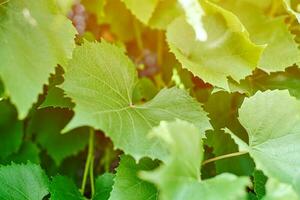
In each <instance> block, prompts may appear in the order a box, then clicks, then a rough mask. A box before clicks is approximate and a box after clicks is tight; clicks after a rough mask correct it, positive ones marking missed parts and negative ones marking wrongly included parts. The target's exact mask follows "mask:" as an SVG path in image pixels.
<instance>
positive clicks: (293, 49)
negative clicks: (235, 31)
mask: <svg viewBox="0 0 300 200" xmlns="http://www.w3.org/2000/svg"><path fill="white" fill-rule="evenodd" d="M226 2H227V4H225V5H223V6H224V7H225V8H227V9H229V10H230V11H232V12H233V13H234V14H236V15H237V16H238V17H239V19H240V20H241V22H242V23H243V24H244V25H245V27H246V29H247V30H248V31H249V35H250V39H251V40H252V41H253V42H255V43H256V44H260V45H266V48H265V50H264V52H263V53H262V56H261V58H260V61H259V64H258V67H259V68H261V69H263V70H265V71H267V72H274V71H284V69H285V68H287V67H290V66H292V65H293V64H295V63H298V62H299V61H300V50H299V49H298V44H297V43H296V41H295V40H294V37H295V36H294V35H292V34H291V33H290V31H289V30H288V25H287V24H286V23H285V17H284V16H280V17H274V18H272V17H270V16H266V14H265V11H264V10H263V9H262V8H261V7H260V6H258V5H254V4H253V3H250V2H247V1H242V2H239V3H237V1H234V0H228V1H226ZM278 2H279V1H278ZM278 2H274V4H276V3H277V4H279V5H281V3H280V2H279V3H278ZM270 6H271V5H270Z"/></svg>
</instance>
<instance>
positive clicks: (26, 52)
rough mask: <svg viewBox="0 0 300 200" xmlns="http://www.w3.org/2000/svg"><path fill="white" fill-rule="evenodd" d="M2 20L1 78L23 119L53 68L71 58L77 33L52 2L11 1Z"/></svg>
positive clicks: (2, 11)
mask: <svg viewBox="0 0 300 200" xmlns="http://www.w3.org/2000/svg"><path fill="white" fill-rule="evenodd" d="M0 16H1V27H0V46H1V50H0V60H1V65H0V76H1V79H2V80H3V82H4V85H5V87H6V90H7V93H8V94H9V95H10V97H11V100H12V102H13V103H14V104H16V106H17V108H18V111H19V115H20V117H21V118H23V117H25V115H26V114H27V112H28V110H29V108H30V107H31V106H32V104H33V102H35V101H36V100H37V97H38V94H39V93H41V92H42V88H43V84H46V83H47V78H48V77H49V75H50V73H51V72H54V67H55V66H56V65H57V64H62V65H65V64H66V61H67V59H68V58H70V57H71V53H72V50H73V48H74V35H75V29H74V28H73V27H72V24H71V22H70V21H68V20H67V18H66V17H64V16H62V15H60V14H58V9H57V8H56V7H55V4H54V3H53V1H52V0H45V1H36V0H10V1H8V2H7V3H5V4H3V5H1V6H0Z"/></svg>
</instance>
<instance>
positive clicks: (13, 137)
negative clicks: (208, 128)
mask: <svg viewBox="0 0 300 200" xmlns="http://www.w3.org/2000/svg"><path fill="white" fill-rule="evenodd" d="M17 115H18V114H17V110H16V108H15V107H14V106H13V105H12V104H11V103H10V102H9V101H8V100H2V101H0V138H1V139H0V158H5V157H7V156H9V155H10V154H12V153H15V152H17V151H18V149H19V147H20V145H21V143H22V137H23V123H22V122H21V121H19V120H18V116H17Z"/></svg>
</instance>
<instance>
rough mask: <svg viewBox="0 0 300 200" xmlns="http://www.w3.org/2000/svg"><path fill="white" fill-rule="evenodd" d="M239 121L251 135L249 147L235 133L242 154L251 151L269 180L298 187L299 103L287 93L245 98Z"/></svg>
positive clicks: (274, 92) (256, 162)
mask: <svg viewBox="0 0 300 200" xmlns="http://www.w3.org/2000/svg"><path fill="white" fill-rule="evenodd" d="M239 120H240V122H241V124H242V125H243V126H244V127H245V128H246V130H247V132H248V135H249V145H248V144H246V143H245V142H243V141H241V140H240V139H239V138H238V137H236V136H234V135H233V134H232V137H233V139H234V140H235V141H236V143H237V144H238V145H239V148H240V151H247V152H249V153H250V155H251V156H252V157H253V159H254V161H255V164H256V167H257V168H258V169H260V170H262V171H263V172H264V173H265V174H266V175H267V176H268V177H271V178H275V179H277V180H279V181H281V182H284V183H288V184H291V185H293V186H294V187H298V186H297V184H299V183H295V182H294V177H295V174H297V173H299V165H300V157H299V156H300V147H299V142H300V123H299V122H300V102H299V101H298V100H296V99H295V98H294V97H291V96H290V95H289V93H288V92H287V91H278V90H275V91H272V92H270V91H267V92H264V93H262V92H257V94H256V95H254V96H253V97H250V98H248V99H245V101H244V103H243V105H242V107H241V108H240V110H239Z"/></svg>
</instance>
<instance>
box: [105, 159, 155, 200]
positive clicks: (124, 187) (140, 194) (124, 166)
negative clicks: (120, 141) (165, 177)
mask: <svg viewBox="0 0 300 200" xmlns="http://www.w3.org/2000/svg"><path fill="white" fill-rule="evenodd" d="M155 167H157V162H153V161H152V160H150V159H148V158H144V159H142V160H140V161H139V163H136V162H135V160H134V159H133V158H132V157H130V156H122V157H121V160H120V165H119V167H118V168H117V173H116V177H115V178H114V185H113V188H112V191H111V194H110V198H109V199H110V200H114V199H116V200H117V199H126V198H127V197H131V199H133V200H140V199H149V200H155V199H157V196H158V191H157V189H156V188H155V187H154V185H153V184H151V183H148V182H146V181H144V180H142V179H140V178H139V177H138V173H139V172H140V171H142V170H152V169H154V168H155Z"/></svg>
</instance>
